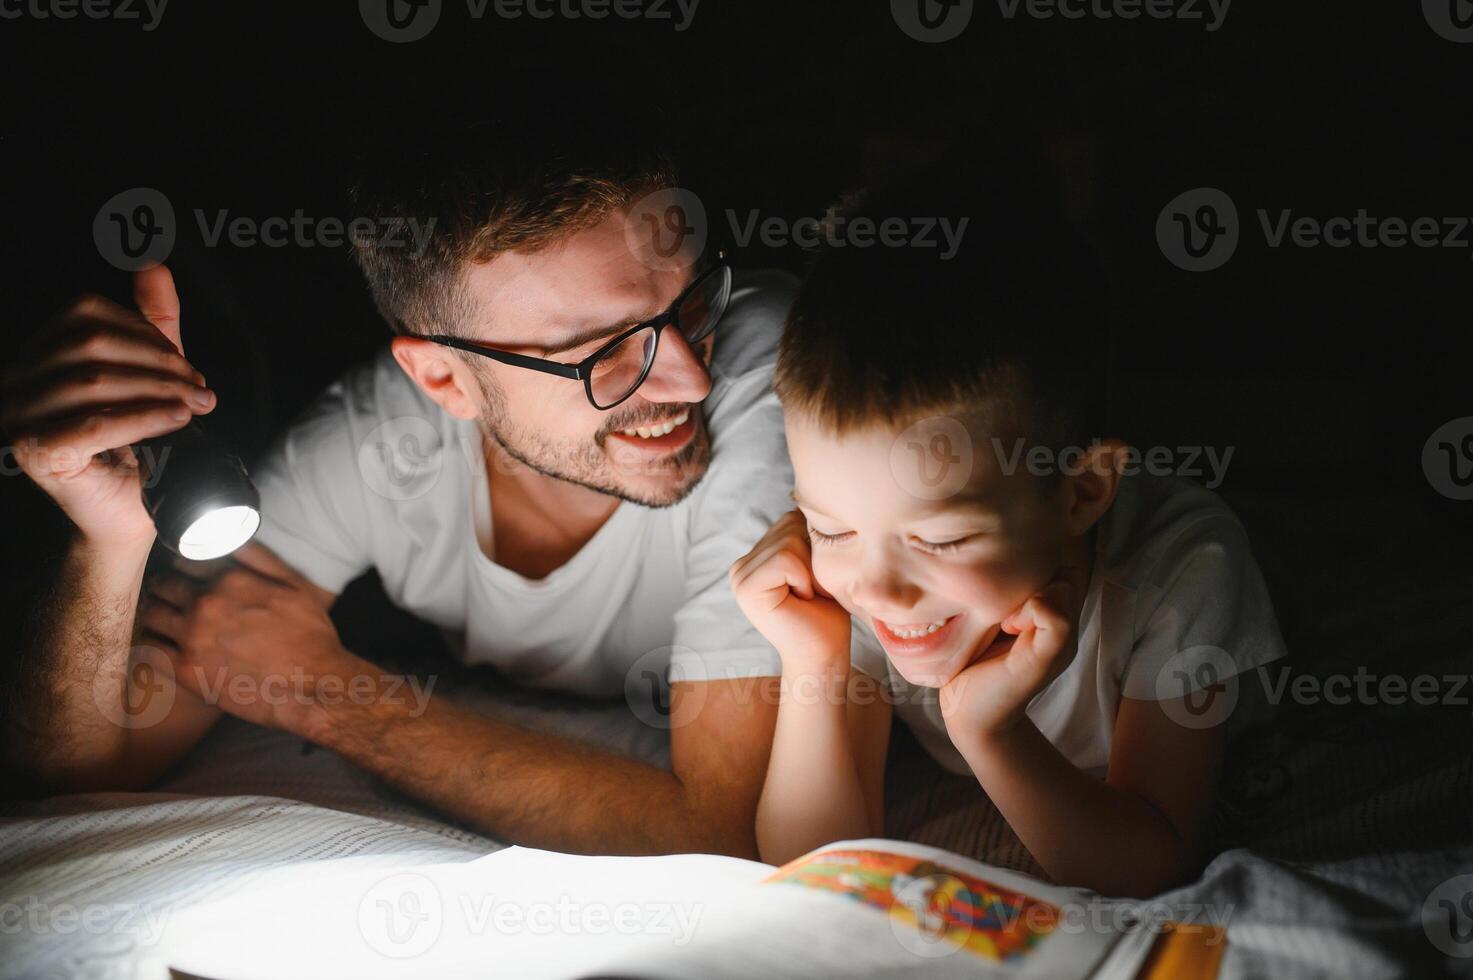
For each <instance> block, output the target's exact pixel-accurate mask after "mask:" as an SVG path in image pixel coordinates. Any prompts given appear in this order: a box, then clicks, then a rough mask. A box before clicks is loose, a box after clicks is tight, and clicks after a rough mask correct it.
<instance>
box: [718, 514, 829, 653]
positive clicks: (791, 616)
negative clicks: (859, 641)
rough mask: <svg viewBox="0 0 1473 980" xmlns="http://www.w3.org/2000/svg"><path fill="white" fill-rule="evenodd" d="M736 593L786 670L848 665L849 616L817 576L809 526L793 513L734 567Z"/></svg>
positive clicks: (753, 622) (733, 585) (785, 515)
mask: <svg viewBox="0 0 1473 980" xmlns="http://www.w3.org/2000/svg"><path fill="white" fill-rule="evenodd" d="M730 579H731V589H732V592H733V593H734V594H735V595H736V600H737V605H738V606H740V607H741V610H742V612H743V614H745V615H746V617H747V619H749V620H750V621H751V623H752V625H753V626H755V627H757V630H758V632H760V633H761V634H762V635H763V636H765V637H766V638H767V641H768V642H769V643H771V644H772V645H773V646H774V647H776V648H777V652H778V654H779V655H780V656H781V657H782V659H783V668H784V670H785V671H792V672H797V671H798V670H822V669H825V668H832V667H835V666H838V665H841V664H847V663H848V662H849V630H850V625H849V613H848V612H847V611H846V610H845V609H844V607H843V606H841V605H839V603H838V602H836V601H835V600H834V599H833V597H832V596H830V595H829V594H828V593H827V592H825V591H824V590H823V587H822V586H821V585H819V584H818V580H817V579H815V578H814V577H813V545H812V542H811V541H809V539H808V522H807V520H806V519H805V518H804V517H803V514H802V512H801V511H797V510H792V511H789V512H788V513H786V514H784V515H783V516H782V517H780V518H778V520H777V521H776V522H775V523H774V524H773V525H772V527H770V528H768V530H767V533H766V534H765V535H763V536H762V540H760V541H758V542H757V544H756V545H754V546H753V548H752V550H751V551H749V552H747V554H745V555H744V556H742V557H741V558H739V559H737V561H736V562H735V563H734V564H733V565H732V566H731V573H730Z"/></svg>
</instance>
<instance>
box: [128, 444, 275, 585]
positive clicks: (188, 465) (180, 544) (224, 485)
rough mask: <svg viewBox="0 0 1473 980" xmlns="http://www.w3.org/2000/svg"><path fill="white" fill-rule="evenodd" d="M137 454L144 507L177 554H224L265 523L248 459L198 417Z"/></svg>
mask: <svg viewBox="0 0 1473 980" xmlns="http://www.w3.org/2000/svg"><path fill="white" fill-rule="evenodd" d="M140 447H146V451H141V452H140V451H138V450H139V449H140ZM134 455H135V456H137V457H138V465H139V476H140V477H141V478H142V481H141V482H142V483H143V506H144V509H145V510H147V511H148V516H149V517H151V518H152V519H153V526H154V527H155V528H157V529H158V533H159V537H161V538H162V539H163V541H164V544H166V545H168V546H169V548H170V549H171V550H173V551H174V552H176V553H177V554H179V555H182V556H183V557H185V558H189V559H192V560H194V561H206V560H208V559H211V558H220V557H223V556H225V555H228V554H230V553H231V552H232V551H234V550H235V549H237V548H239V547H240V546H241V545H243V544H245V543H246V542H247V541H249V540H250V539H251V538H252V537H253V536H254V535H255V533H256V529H257V528H258V527H260V526H261V495H260V493H259V492H258V491H257V490H256V485H255V484H253V483H252V482H251V478H250V476H249V475H247V473H246V468H245V464H244V463H242V462H241V461H240V457H238V456H236V455H235V454H234V453H232V452H230V451H229V450H227V449H226V448H225V447H224V446H222V445H220V444H219V443H218V442H216V441H214V440H213V439H211V438H210V437H209V436H208V435H206V433H205V431H204V429H202V428H201V427H200V425H199V422H198V421H191V422H190V423H189V424H188V425H186V426H185V427H184V428H182V429H179V430H178V431H177V432H171V433H169V434H168V435H163V436H158V437H156V438H153V439H149V440H146V441H145V442H143V443H140V444H139V446H136V447H134Z"/></svg>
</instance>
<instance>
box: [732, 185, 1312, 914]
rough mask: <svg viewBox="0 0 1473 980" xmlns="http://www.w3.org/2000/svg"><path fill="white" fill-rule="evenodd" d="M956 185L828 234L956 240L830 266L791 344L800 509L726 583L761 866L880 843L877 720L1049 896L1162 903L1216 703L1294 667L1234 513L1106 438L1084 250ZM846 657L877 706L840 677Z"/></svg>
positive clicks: (1188, 861) (1187, 835)
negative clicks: (758, 763) (760, 663)
mask: <svg viewBox="0 0 1473 980" xmlns="http://www.w3.org/2000/svg"><path fill="white" fill-rule="evenodd" d="M947 185H948V181H946V180H944V179H939V178H937V177H935V176H934V175H932V176H929V177H927V178H925V179H922V180H917V181H914V182H912V183H910V184H908V185H907V188H908V189H901V190H895V191H890V192H884V193H880V194H877V195H871V196H870V197H868V198H867V199H861V200H860V201H859V202H858V204H857V206H855V207H853V208H851V209H849V211H848V212H847V214H846V218H847V225H848V227H849V228H851V229H853V228H856V227H858V225H857V224H856V222H858V221H861V220H863V219H869V220H870V221H872V222H874V227H879V228H883V227H884V224H883V223H884V222H885V221H886V220H889V219H894V218H897V217H899V218H902V219H904V220H909V221H917V220H919V218H920V216H923V215H931V216H938V215H948V216H950V217H951V218H952V219H953V224H954V226H955V224H956V219H957V217H958V216H966V217H969V218H970V220H969V222H968V224H967V226H966V231H965V233H964V235H963V237H962V241H961V243H960V246H959V248H958V249H957V250H956V254H954V255H951V256H944V255H942V254H940V252H939V250H937V249H929V250H928V249H926V248H924V247H920V246H917V245H915V244H911V245H910V246H909V247H893V246H892V247H886V246H885V245H884V244H882V243H880V242H875V243H873V244H871V245H870V246H869V247H864V246H862V245H853V244H852V243H851V244H849V245H841V246H837V247H835V246H833V245H831V246H830V247H828V248H827V250H825V251H823V252H821V253H820V254H819V255H818V256H817V258H816V260H815V263H814V266H813V268H812V271H811V273H810V275H809V277H808V279H807V281H806V282H805V283H804V285H803V287H802V289H801V292H800V294H799V298H798V300H797V302H796V304H795V306H794V307H793V310H792V312H791V314H790V316H789V320H788V325H787V329H786V333H785V334H784V337H783V341H782V347H781V350H780V354H779V361H778V367H777V374H776V381H775V386H776V388H777V392H778V395H779V397H780V398H781V400H782V403H783V407H784V412H785V415H786V427H787V439H788V447H789V453H790V455H791V457H792V461H793V467H794V475H795V487H794V492H793V499H794V501H795V503H796V504H797V505H798V506H797V509H796V510H794V511H792V512H791V513H789V514H788V515H786V516H785V517H783V518H782V519H780V520H779V521H778V522H777V523H775V524H774V525H773V526H772V528H771V529H770V530H769V531H768V533H767V535H766V536H765V537H764V538H763V539H762V540H761V541H759V542H758V543H757V545H756V546H755V547H754V548H753V549H752V551H751V552H750V553H749V554H748V555H746V556H745V557H744V558H742V559H741V560H739V561H738V562H737V563H736V564H735V565H734V566H733V567H732V570H731V581H732V587H733V589H734V590H735V592H736V595H737V599H738V602H739V603H740V605H741V607H742V610H743V612H745V613H746V615H747V617H748V618H749V619H750V620H751V621H752V622H753V624H754V625H755V626H756V627H757V628H758V629H759V630H761V632H762V633H763V635H764V636H765V637H766V638H767V639H768V641H769V642H771V643H772V644H773V646H774V647H776V648H777V650H778V652H779V654H780V655H781V657H782V661H783V687H782V691H783V693H782V702H781V705H780V708H779V713H778V721H777V730H776V733H775V737H774V743H773V750H772V758H771V762H770V764H769V768H768V773H767V777H766V783H765V786H764V789H763V794H762V799H761V804H760V806H759V809H758V824H757V837H758V843H759V847H760V849H761V852H762V857H763V859H764V860H766V861H769V862H773V863H782V862H784V861H787V860H790V859H791V858H793V857H796V856H797V855H800V854H802V853H804V852H805V851H807V850H809V849H811V848H813V847H816V846H818V845H821V844H824V843H827V842H830V841H832V840H835V839H840V838H846V837H865V836H874V835H881V834H882V833H883V813H884V807H883V801H882V799H881V794H882V788H883V772H884V762H885V748H886V744H887V741H888V733H889V725H890V712H891V702H893V703H894V704H895V710H896V711H898V713H899V714H900V716H901V718H902V720H903V721H904V722H905V723H907V724H908V725H909V726H911V728H912V729H913V730H914V731H915V733H916V735H917V737H918V738H919V740H920V741H921V743H922V745H924V746H925V747H926V748H927V750H928V751H929V752H930V753H931V754H932V756H933V757H935V758H936V759H937V761H939V762H940V763H941V764H943V765H944V766H947V767H948V768H950V769H952V770H953V771H957V772H962V773H967V772H970V773H971V774H973V775H974V776H975V777H976V779H977V780H978V782H979V783H980V784H981V786H982V788H983V790H985V791H986V792H987V794H988V795H989V796H990V797H991V798H992V800H993V802H994V803H995V804H996V805H997V807H998V809H999V810H1000V811H1001V812H1002V814H1003V815H1004V816H1005V817H1006V818H1007V820H1008V821H1009V823H1010V824H1011V826H1012V827H1013V829H1014V830H1015V831H1016V833H1017V834H1018V836H1019V838H1020V839H1021V840H1022V842H1023V843H1024V845H1026V846H1027V848H1028V849H1029V851H1030V852H1031V853H1032V855H1033V856H1034V858H1035V859H1036V860H1037V861H1038V863H1039V864H1040V865H1041V866H1042V867H1043V868H1044V870H1045V871H1046V872H1047V873H1048V874H1049V875H1050V876H1051V877H1053V878H1054V879H1055V880H1056V881H1058V882H1060V883H1063V884H1068V885H1076V886H1082V887H1088V888H1092V889H1095V890H1097V891H1100V892H1103V893H1107V894H1113V895H1135V896H1144V895H1151V894H1157V893H1159V892H1161V891H1164V890H1166V889H1167V888H1170V887H1172V886H1174V885H1176V884H1179V883H1181V882H1182V881H1184V880H1186V879H1187V878H1189V877H1190V876H1192V875H1194V874H1195V873H1196V872H1197V870H1198V869H1199V867H1200V861H1201V850H1202V837H1203V829H1204V823H1205V819H1206V817H1207V815H1208V812H1209V810H1210V807H1211V804H1212V797H1213V791H1214V785H1215V783H1216V780H1217V776H1218V771H1219V768H1220V761H1221V757H1222V752H1223V743H1224V735H1223V725H1222V722H1223V721H1224V720H1225V718H1226V716H1227V714H1228V713H1229V712H1230V711H1231V708H1232V702H1233V699H1234V695H1235V693H1236V684H1237V682H1236V680H1234V679H1233V678H1234V676H1235V675H1236V674H1239V673H1241V672H1244V671H1248V670H1250V669H1251V668H1253V667H1255V666H1257V665H1258V664H1261V663H1264V662H1266V661H1269V660H1272V659H1274V658H1276V657H1278V656H1281V655H1282V653H1283V645H1282V640H1281V638H1280V636H1279V632H1278V627H1277V624H1276V622H1275V619H1274V615H1273V609H1272V606H1271V605H1270V602H1269V598H1268V595H1267V592H1266V590H1265V588H1264V585H1263V581H1262V578H1261V576H1260V574H1259V571H1258V568H1257V566H1256V564H1255V563H1254V561H1253V558H1252V556H1251V554H1250V553H1249V549H1248V545H1247V541H1246V539H1245V536H1244V533H1243V530H1242V527H1241V526H1240V525H1239V523H1238V522H1237V520H1236V519H1235V518H1234V516H1233V515H1232V513H1231V512H1230V511H1229V510H1228V509H1227V507H1225V506H1224V505H1223V504H1222V503H1221V502H1219V501H1218V499H1217V498H1216V497H1215V496H1214V495H1213V494H1212V493H1210V492H1208V491H1207V490H1204V489H1201V488H1199V487H1198V486H1196V485H1195V484H1192V483H1189V482H1187V481H1185V480H1182V479H1178V478H1174V477H1162V476H1153V475H1149V474H1147V473H1144V472H1139V470H1140V469H1141V467H1140V465H1139V464H1140V460H1139V457H1136V456H1133V455H1132V454H1131V451H1129V450H1128V449H1127V447H1126V446H1125V445H1124V444H1123V443H1122V442H1120V441H1118V440H1115V439H1106V438H1101V436H1103V435H1104V434H1105V431H1106V430H1104V429H1103V428H1102V425H1103V418H1102V412H1101V404H1102V402H1103V398H1102V397H1101V392H1102V390H1103V388H1104V380H1105V375H1106V373H1107V368H1106V357H1105V355H1104V353H1103V351H1104V350H1105V348H1106V346H1107V345H1106V343H1105V338H1106V323H1105V318H1104V315H1103V313H1102V312H1101V307H1102V304H1101V303H1100V302H1099V299H1098V297H1099V296H1100V295H1101V293H1102V290H1100V289H1098V288H1097V287H1096V285H1095V284H1096V282H1097V278H1098V275H1097V272H1096V271H1095V268H1094V266H1093V264H1092V262H1091V261H1090V260H1089V258H1088V255H1087V253H1086V251H1085V250H1084V249H1083V248H1082V247H1080V246H1079V245H1078V244H1077V242H1076V240H1075V239H1074V238H1073V237H1072V235H1071V234H1070V233H1069V232H1068V231H1067V230H1066V229H1065V227H1064V225H1063V224H1062V222H1057V221H1053V220H1050V219H1049V217H1048V214H1049V211H1048V209H1047V208H1044V207H1037V206H1034V204H1033V203H1031V202H1036V201H1038V200H1042V199H1043V196H1042V194H1041V193H1040V192H1039V191H1038V190H1037V189H1036V188H1029V187H1021V186H1019V185H1018V184H1017V183H1011V184H1009V183H1004V182H1001V181H996V180H993V179H990V178H989V177H987V176H985V175H982V174H973V175H971V177H970V180H969V185H970V186H972V187H977V188H979V189H980V192H979V194H978V195H976V196H974V199H973V200H971V201H970V202H969V203H968V202H963V201H962V200H961V199H959V198H958V197H956V196H951V195H948V194H947V193H946V192H945V190H944V188H945V187H946V186H947ZM894 240H895V239H894V238H893V236H892V241H894ZM851 631H854V632H855V635H854V636H853V638H852V639H853V641H854V643H855V646H856V647H860V646H868V647H869V648H870V649H871V651H873V653H874V654H876V655H875V656H872V657H871V658H870V659H869V661H868V662H867V661H866V659H865V658H864V657H857V658H856V661H855V662H856V664H857V665H859V666H860V667H861V668H862V669H863V671H864V673H865V674H868V675H870V676H871V678H887V676H888V679H889V681H890V682H891V684H892V685H893V691H892V692H891V693H893V695H894V696H893V697H889V696H885V695H882V694H880V693H878V692H877V691H876V685H875V684H874V682H873V680H871V682H870V683H869V684H868V685H866V684H864V683H863V681H864V676H863V675H861V674H856V673H853V672H851V670H850V656H849V651H850V644H851ZM875 640H878V646H879V647H880V648H881V649H882V650H883V653H882V654H880V653H879V651H875V650H874V641H875ZM865 691H868V694H867V695H865V693H864V692H865Z"/></svg>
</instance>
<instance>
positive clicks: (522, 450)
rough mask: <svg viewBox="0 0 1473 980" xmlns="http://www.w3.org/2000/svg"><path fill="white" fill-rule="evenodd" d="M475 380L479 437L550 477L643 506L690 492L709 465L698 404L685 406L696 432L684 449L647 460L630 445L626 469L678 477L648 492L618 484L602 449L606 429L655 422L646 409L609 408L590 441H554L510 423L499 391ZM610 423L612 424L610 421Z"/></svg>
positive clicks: (675, 499)
mask: <svg viewBox="0 0 1473 980" xmlns="http://www.w3.org/2000/svg"><path fill="white" fill-rule="evenodd" d="M477 381H478V383H479V384H480V388H481V395H482V404H483V405H484V406H485V407H484V408H483V409H482V410H481V420H480V421H481V432H482V434H483V435H484V436H485V438H486V439H487V440H488V441H490V442H492V443H494V444H495V445H497V446H500V447H501V449H502V451H503V452H505V453H506V455H507V456H509V457H511V458H512V459H514V460H516V461H517V462H518V463H520V464H522V465H523V466H526V467H528V468H529V469H531V470H533V471H534V472H537V473H540V474H542V475H543V476H547V477H551V478H553V479H554V480H563V481H566V482H568V483H573V484H576V485H578V486H580V487H586V488H588V489H589V490H595V491H597V492H599V493H606V494H609V495H610V496H613V497H618V498H619V499H620V500H627V501H629V502H630V503H634V504H640V505H642V506H645V507H671V506H673V505H675V504H678V503H680V502H681V501H682V500H684V499H685V498H686V497H687V496H689V495H690V492H691V491H692V490H694V489H695V487H696V484H698V483H700V482H701V477H702V476H704V475H705V473H706V469H707V467H708V466H709V465H710V461H711V460H710V457H711V450H710V438H709V435H708V433H707V432H706V428H705V420H704V417H703V416H702V415H701V406H700V404H690V405H687V406H686V407H687V408H688V409H689V410H690V413H691V417H692V418H693V419H695V423H696V432H695V434H694V435H693V436H692V437H691V441H690V443H689V444H688V445H687V446H686V447H685V448H684V449H681V450H680V451H679V452H677V453H674V454H673V455H670V456H666V457H663V458H661V459H658V460H653V461H648V460H646V459H645V457H644V454H642V453H638V452H637V451H633V450H631V452H630V456H629V458H630V460H631V463H630V466H631V468H632V467H634V466H636V465H637V466H638V467H639V469H640V471H641V472H642V473H643V474H644V475H647V476H652V475H664V476H675V475H677V474H678V478H676V479H670V480H669V482H667V483H666V484H665V485H664V486H663V487H660V488H659V489H658V490H655V492H653V493H652V492H651V491H650V490H649V489H647V488H645V487H642V486H639V487H631V486H625V485H623V484H622V483H620V482H619V475H620V474H619V468H620V467H619V464H618V463H617V462H616V461H612V460H610V459H609V457H608V455H607V454H606V453H605V451H604V441H605V439H606V438H607V437H608V434H609V433H610V432H618V431H621V430H623V429H632V428H634V427H635V426H638V425H646V424H648V423H650V422H652V421H655V419H654V418H652V417H651V416H650V413H649V412H645V413H643V417H636V415H635V414H634V413H632V412H631V413H627V414H625V415H624V416H623V417H619V416H618V415H617V414H616V413H617V409H616V410H615V411H614V412H613V413H609V414H610V418H609V422H608V423H606V424H605V425H604V427H603V428H602V429H601V430H600V431H599V433H598V434H597V435H596V436H595V437H594V439H593V441H592V442H590V443H584V444H580V445H577V446H572V445H560V444H558V443H554V442H549V441H548V440H546V439H544V438H543V437H542V435H541V433H539V432H537V431H536V430H534V429H526V428H522V427H520V426H517V425H515V424H514V423H513V422H512V421H511V419H510V417H509V413H507V411H506V408H505V401H504V399H503V397H502V394H501V392H500V391H497V390H496V389H495V388H494V386H493V385H492V383H491V382H490V381H489V380H488V379H486V378H484V377H481V376H480V375H479V374H478V375H477ZM675 408H676V406H673V405H672V406H669V407H667V408H666V409H665V411H664V414H665V416H666V417H668V416H669V415H671V414H672V410H674V409H675ZM615 422H617V423H618V424H612V423H615ZM636 461H637V462H636Z"/></svg>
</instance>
